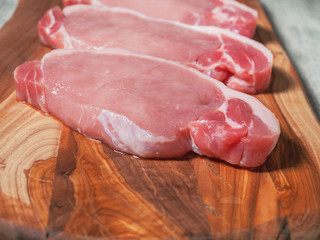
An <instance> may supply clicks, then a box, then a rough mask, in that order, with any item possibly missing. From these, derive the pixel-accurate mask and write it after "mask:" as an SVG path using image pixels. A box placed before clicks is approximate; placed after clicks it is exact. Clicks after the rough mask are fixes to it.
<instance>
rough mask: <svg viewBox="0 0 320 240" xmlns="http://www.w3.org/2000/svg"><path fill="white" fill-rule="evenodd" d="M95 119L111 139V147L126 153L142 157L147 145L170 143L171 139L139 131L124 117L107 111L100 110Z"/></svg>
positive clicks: (146, 150) (136, 126)
mask: <svg viewBox="0 0 320 240" xmlns="http://www.w3.org/2000/svg"><path fill="white" fill-rule="evenodd" d="M97 119H98V121H99V122H100V123H101V124H102V126H103V128H104V130H105V132H106V133H107V135H108V136H109V137H110V138H111V140H112V143H113V145H114V146H115V147H117V148H119V149H122V150H124V151H126V152H134V153H135V154H137V155H140V156H143V155H145V154H146V152H148V151H149V150H148V149H146V147H147V144H150V143H151V144H156V143H165V142H169V141H171V139H168V138H166V137H163V136H154V135H153V134H152V133H150V132H148V131H146V130H144V129H141V128H140V127H139V126H138V125H136V124H135V123H134V122H132V121H130V120H129V119H128V118H126V117H125V116H123V115H119V114H116V113H113V112H110V111H108V110H102V111H101V113H100V114H99V116H98V117H97Z"/></svg>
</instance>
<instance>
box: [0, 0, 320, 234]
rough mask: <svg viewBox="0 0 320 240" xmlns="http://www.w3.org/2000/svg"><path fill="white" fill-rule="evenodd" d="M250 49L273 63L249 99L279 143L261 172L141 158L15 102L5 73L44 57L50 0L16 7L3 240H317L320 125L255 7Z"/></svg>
mask: <svg viewBox="0 0 320 240" xmlns="http://www.w3.org/2000/svg"><path fill="white" fill-rule="evenodd" d="M242 2H243V3H245V4H247V5H249V6H251V7H253V8H255V9H257V10H258V12H259V21H258V27H257V31H256V35H255V39H256V40H257V41H260V42H262V43H263V44H265V45H266V46H267V47H268V48H269V49H270V50H271V51H272V53H273V54H274V64H273V73H272V81H271V84H270V87H269V88H268V90H267V91H266V92H265V93H263V94H259V95H256V97H257V98H258V99H259V100H260V101H262V102H263V103H264V104H265V105H266V106H267V107H269V108H270V109H271V110H272V111H273V112H274V113H275V114H276V116H277V117H278V119H279V121H280V124H281V130H282V133H281V136H280V139H279V142H278V144H277V146H276V148H275V150H274V151H273V152H272V153H271V155H270V156H269V157H268V159H267V161H266V163H265V164H263V165H262V166H260V167H258V168H255V169H244V168H237V167H233V166H231V165H229V164H226V163H224V162H222V161H219V160H218V159H209V158H205V157H200V156H198V155H196V154H193V153H190V154H187V155H186V156H184V157H182V158H181V159H172V160H165V161H163V160H162V161H159V160H152V159H139V158H135V157H133V156H130V155H127V154H121V153H118V152H115V151H113V150H112V149H110V148H108V147H107V146H105V145H103V144H101V143H99V142H97V141H93V140H90V139H87V138H86V137H84V136H83V135H81V134H79V133H77V132H75V131H73V130H70V129H69V128H68V127H66V126H64V125H63V124H62V123H61V122H59V121H57V120H56V119H54V118H53V117H50V116H46V115H45V114H42V113H41V112H40V111H37V110H35V109H34V108H32V107H31V106H29V105H27V104H22V103H18V102H17V101H16V97H15V87H14V78H13V71H14V69H15V67H17V66H18V65H20V64H21V63H23V62H25V61H27V60H31V59H41V57H42V56H43V55H44V54H45V53H47V52H49V51H50V49H49V48H47V47H44V46H42V45H41V44H40V42H39V40H38V36H37V30H36V24H37V21H38V20H39V19H40V18H41V16H42V15H43V14H44V12H45V11H46V10H48V9H49V8H50V7H53V6H55V5H60V6H61V2H60V1H58V0H46V1H43V0H20V1H19V4H18V7H17V9H16V11H15V13H14V15H13V16H12V18H11V19H10V20H9V21H8V22H7V23H6V24H5V26H4V27H3V28H2V29H1V30H0V43H1V44H0V73H1V74H0V146H1V147H0V206H1V207H0V239H45V238H50V239H188V238H191V239H226V238H228V239H229V238H233V239H289V238H291V239H317V238H318V239H319V238H320V126H319V122H318V121H317V119H316V118H315V115H314V113H313V112H312V110H311V108H310V106H309V103H308V101H307V99H306V97H305V94H304V92H303V89H302V85H301V82H300V80H299V78H298V76H297V74H296V72H295V70H294V68H293V66H292V64H291V63H290V60H289V59H288V57H287V55H286V53H285V52H284V50H283V48H282V47H281V46H280V44H279V42H278V40H277V37H276V36H275V34H274V32H273V30H272V27H271V25H270V23H269V21H268V19H267V17H266V15H265V13H264V11H263V9H262V8H261V5H260V3H259V2H258V0H244V1H242Z"/></svg>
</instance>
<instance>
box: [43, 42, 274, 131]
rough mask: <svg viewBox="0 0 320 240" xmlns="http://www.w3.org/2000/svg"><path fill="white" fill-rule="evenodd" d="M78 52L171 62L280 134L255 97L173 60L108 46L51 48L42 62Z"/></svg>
mask: <svg viewBox="0 0 320 240" xmlns="http://www.w3.org/2000/svg"><path fill="white" fill-rule="evenodd" d="M79 52H86V53H90V54H97V55H100V54H101V55H120V56H131V57H137V58H142V59H148V60H151V61H156V62H159V63H165V64H171V65H175V66H177V67H179V68H182V69H185V70H187V71H189V72H190V73H192V74H195V75H197V76H198V77H200V78H202V79H204V80H205V81H208V82H210V83H212V84H215V85H216V86H217V87H218V88H219V89H220V90H221V91H222V92H223V94H224V96H225V97H226V100H229V99H234V98H239V99H241V100H243V101H245V102H246V103H247V104H249V106H250V107H251V108H252V110H253V113H254V114H255V115H256V116H257V117H258V118H260V120H261V121H263V122H264V123H265V124H266V125H267V126H268V127H269V129H270V130H271V131H272V132H274V133H275V134H280V125H279V121H278V120H277V118H276V117H275V115H274V114H273V113H272V112H271V111H270V110H269V109H268V108H267V107H265V106H264V105H263V104H262V103H261V102H260V101H259V100H257V99H256V98H255V97H253V96H250V95H247V94H245V93H242V92H238V91H235V90H232V89H230V88H228V87H226V86H225V85H224V84H223V83H222V82H220V81H218V80H215V79H213V78H211V77H209V76H207V75H205V74H203V73H201V72H199V71H198V70H196V69H193V68H191V67H187V66H184V65H182V64H180V63H177V62H174V61H169V60H165V59H162V58H156V57H152V56H147V55H139V54H136V53H132V52H130V51H127V50H123V49H120V48H108V49H102V50H80V49H56V50H52V51H51V52H49V53H47V54H46V55H45V56H44V57H43V59H42V62H44V61H45V60H46V59H48V58H55V57H58V58H60V57H61V56H64V55H69V54H74V53H79Z"/></svg>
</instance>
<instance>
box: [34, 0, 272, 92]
mask: <svg viewBox="0 0 320 240" xmlns="http://www.w3.org/2000/svg"><path fill="white" fill-rule="evenodd" d="M38 30H39V36H40V39H41V41H42V43H44V44H46V45H49V46H52V47H54V48H81V49H103V48H109V47H119V48H123V49H126V50H130V51H134V52H136V53H139V54H143V55H151V56H155V57H160V58H164V59H168V60H174V61H177V62H180V63H182V64H185V65H188V66H191V67H194V68H196V69H198V70H200V71H201V72H203V73H205V74H207V75H209V76H211V77H212V78H215V79H217V80H219V81H222V82H224V83H225V84H226V85H227V86H228V87H230V88H232V89H235V90H238V91H241V92H246V93H256V92H262V91H263V90H265V89H266V88H267V87H268V85H269V82H270V76H271V69H272V59H273V56H272V54H271V52H270V51H269V50H268V49H267V48H266V47H264V46H263V45H262V44H260V43H258V42H256V41H253V40H251V39H249V38H246V37H242V36H240V35H238V34H234V33H231V32H229V31H226V30H223V29H220V28H215V27H195V26H190V25H185V24H182V23H176V22H170V21H165V20H159V19H153V18H149V17H145V16H143V15H141V14H139V13H136V12H133V11H131V10H127V9H123V8H122V9H121V8H106V7H101V8H97V7H93V6H89V5H74V6H70V7H66V8H65V9H64V10H63V12H62V11H61V9H60V8H59V7H55V8H53V9H51V10H49V11H48V12H47V13H46V14H45V15H44V16H43V17H42V19H41V20H40V21H39V23H38Z"/></svg>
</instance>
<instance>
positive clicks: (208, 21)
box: [63, 0, 258, 37]
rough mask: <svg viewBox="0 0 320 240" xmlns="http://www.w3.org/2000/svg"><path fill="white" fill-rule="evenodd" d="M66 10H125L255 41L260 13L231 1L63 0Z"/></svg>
mask: <svg viewBox="0 0 320 240" xmlns="http://www.w3.org/2000/svg"><path fill="white" fill-rule="evenodd" d="M63 4H64V6H68V5H73V4H90V5H95V6H108V7H124V8H129V9H132V10H135V11H137V12H141V13H143V14H145V15H147V16H150V17H155V18H160V19H165V20H171V21H178V22H182V23H186V24H190V25H196V26H198V25H202V26H217V27H221V28H225V29H228V30H230V31H233V32H235V33H238V34H241V35H243V36H246V37H252V36H253V34H254V31H255V28H256V23H257V16H258V14H257V11H256V10H254V9H252V8H250V7H248V6H246V5H244V4H241V3H239V2H237V1H232V0H63Z"/></svg>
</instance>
